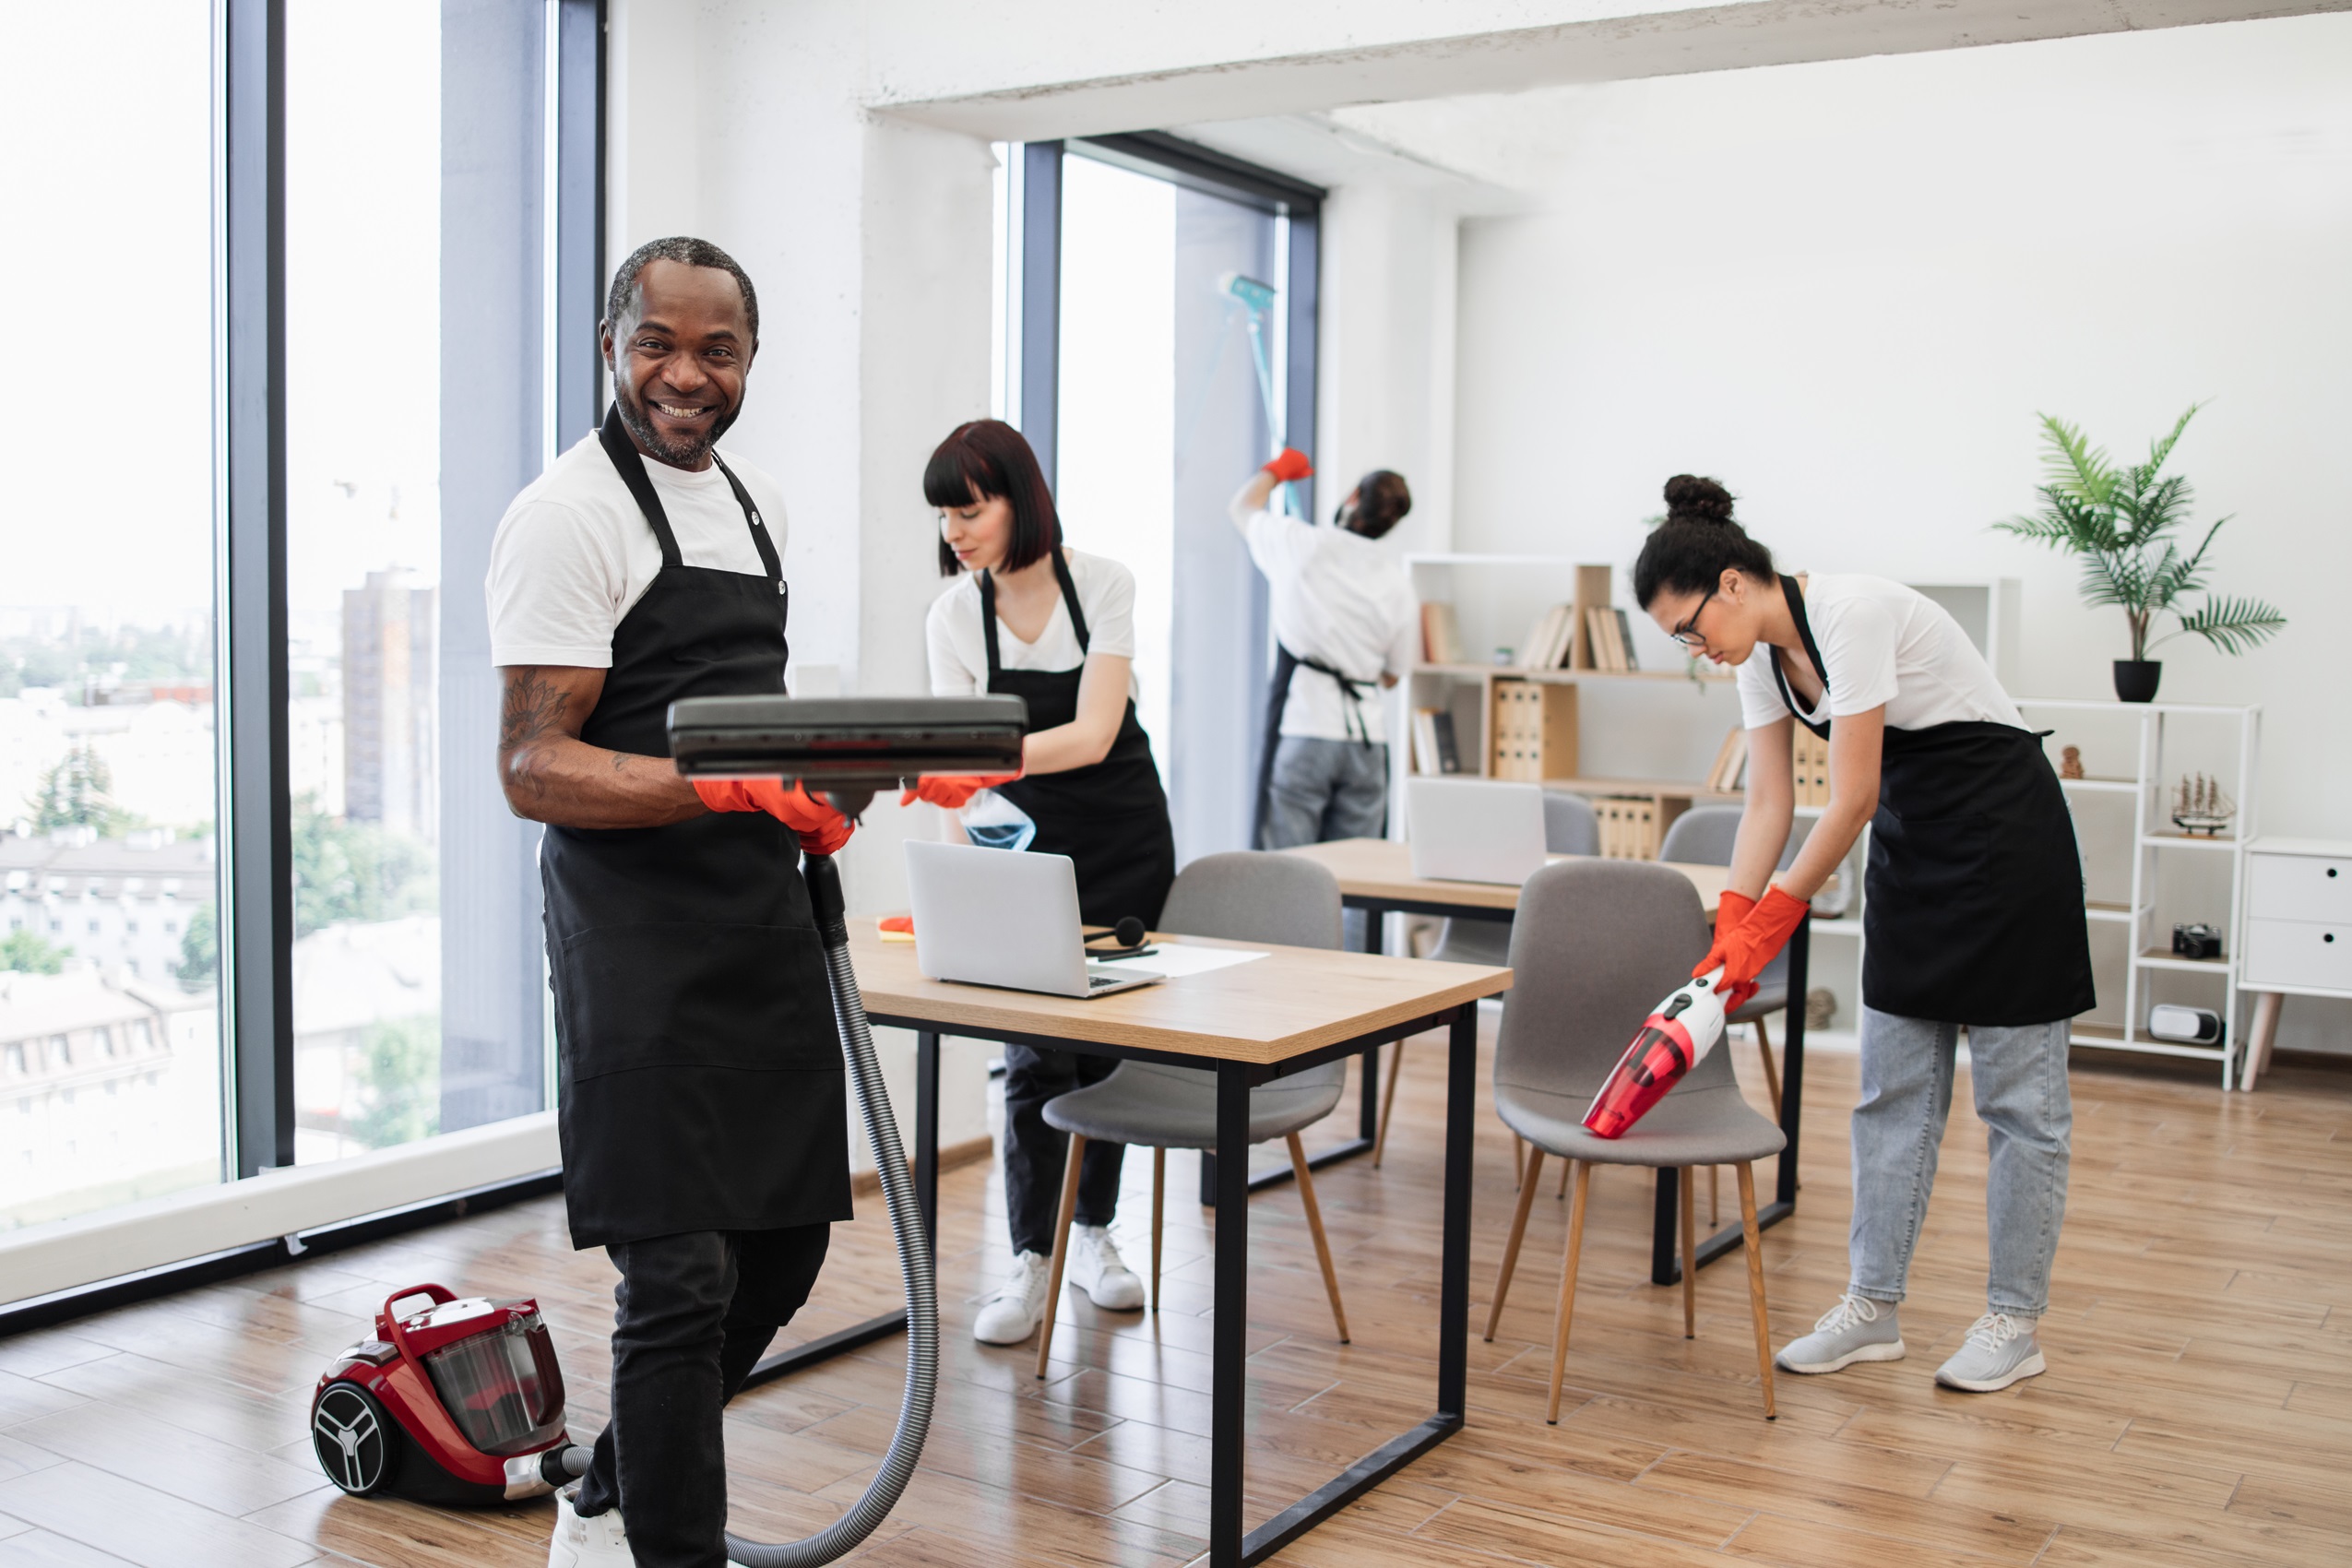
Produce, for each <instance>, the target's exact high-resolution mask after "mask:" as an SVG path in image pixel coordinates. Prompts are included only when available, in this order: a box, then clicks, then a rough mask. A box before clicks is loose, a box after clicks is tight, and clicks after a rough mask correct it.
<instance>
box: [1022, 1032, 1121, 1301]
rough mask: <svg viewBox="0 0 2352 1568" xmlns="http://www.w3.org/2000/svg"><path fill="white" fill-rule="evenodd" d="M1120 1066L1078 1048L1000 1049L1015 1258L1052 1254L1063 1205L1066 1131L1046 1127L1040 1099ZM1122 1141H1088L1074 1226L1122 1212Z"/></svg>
mask: <svg viewBox="0 0 2352 1568" xmlns="http://www.w3.org/2000/svg"><path fill="white" fill-rule="evenodd" d="M1118 1065H1119V1061H1118V1058H1116V1057H1112V1056H1085V1055H1081V1054H1079V1053H1078V1052H1076V1051H1037V1050H1033V1049H1031V1048H1030V1047H1028V1046H1026V1045H1013V1044H1009V1043H1008V1044H1007V1045H1006V1046H1005V1047H1004V1214H1005V1220H1006V1228H1007V1229H1010V1230H1011V1231H1012V1232H1013V1251H1014V1252H1016V1253H1044V1254H1046V1255H1047V1256H1049V1257H1051V1255H1052V1253H1053V1222H1054V1220H1055V1219H1056V1218H1060V1214H1059V1211H1060V1209H1061V1206H1062V1168H1063V1165H1064V1164H1065V1163H1066V1162H1067V1161H1068V1159H1069V1158H1070V1138H1069V1134H1066V1133H1063V1132H1062V1131H1061V1130H1060V1129H1059V1128H1055V1127H1050V1126H1048V1125H1046V1121H1045V1102H1046V1101H1047V1100H1049V1099H1052V1098H1053V1097H1054V1096H1055V1095H1058V1094H1068V1093H1069V1092H1070V1091H1071V1090H1072V1089H1075V1088H1083V1087H1086V1086H1087V1085H1088V1084H1099V1083H1100V1082H1102V1080H1103V1079H1105V1078H1107V1077H1109V1076H1111V1069H1113V1068H1115V1067H1117V1066H1118ZM1126 1158H1127V1146H1126V1145H1124V1144H1106V1143H1089V1144H1088V1145H1087V1153H1086V1158H1084V1159H1083V1160H1081V1161H1080V1162H1079V1166H1078V1211H1077V1217H1076V1218H1077V1222H1078V1223H1079V1224H1081V1225H1108V1224H1110V1223H1111V1216H1112V1215H1113V1214H1115V1213H1117V1212H1118V1208H1119V1167H1120V1165H1121V1164H1122V1163H1123V1161H1124V1160H1125V1159H1126Z"/></svg>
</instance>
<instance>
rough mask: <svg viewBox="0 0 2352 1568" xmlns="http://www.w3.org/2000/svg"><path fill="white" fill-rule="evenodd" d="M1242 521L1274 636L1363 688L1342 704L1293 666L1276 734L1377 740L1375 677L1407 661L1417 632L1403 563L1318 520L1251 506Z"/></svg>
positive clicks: (1334, 685)
mask: <svg viewBox="0 0 2352 1568" xmlns="http://www.w3.org/2000/svg"><path fill="white" fill-rule="evenodd" d="M1235 510H1236V512H1237V514H1238V513H1239V511H1240V508H1239V507H1238V506H1237V507H1236V508H1235ZM1241 522H1242V528H1243V529H1244V531H1245V532H1246V533H1247V534H1248V536H1249V540H1250V557H1251V559H1252V560H1253V561H1255V562H1256V563H1257V564H1258V570H1259V571H1261V572H1264V573H1265V582H1266V589H1267V597H1268V599H1269V600H1270V601H1271V608H1272V611H1273V615H1274V636H1275V638H1276V640H1277V641H1278V642H1280V643H1281V644H1282V646H1283V647H1287V648H1289V650H1290V651H1291V652H1292V653H1295V654H1297V655H1298V656H1299V657H1300V658H1301V659H1316V660H1318V661H1320V662H1322V663H1324V664H1328V665H1330V666H1331V667H1332V668H1333V669H1334V670H1336V671H1340V672H1341V673H1343V674H1345V675H1347V676H1348V677H1349V678H1350V679H1352V680H1356V681H1360V682H1361V683H1363V684H1362V685H1361V686H1360V688H1359V690H1360V691H1361V693H1362V695H1361V696H1360V697H1359V698H1358V699H1357V700H1356V701H1354V702H1352V703H1351V702H1349V701H1348V695H1347V693H1346V692H1344V691H1342V690H1341V689H1340V685H1339V683H1338V682H1336V681H1335V680H1333V679H1332V678H1331V677H1330V676H1328V675H1325V674H1323V673H1322V672H1320V671H1313V670H1309V669H1307V668H1305V667H1304V666H1303V665H1302V666H1301V667H1300V669H1299V671H1297V672H1296V673H1295V674H1293V675H1292V676H1291V677H1290V697H1289V701H1288V702H1286V703H1285V704H1283V707H1282V733H1284V734H1285V735H1296V736H1300V737H1301V738H1304V739H1307V740H1315V741H1354V740H1370V741H1372V742H1380V741H1383V740H1384V739H1385V738H1386V736H1385V732H1384V728H1383V723H1382V713H1381V710H1382V708H1383V707H1384V706H1385V705H1384V703H1383V702H1382V700H1381V685H1380V678H1381V677H1382V676H1383V675H1394V676H1396V677H1397V678H1398V679H1399V680H1402V679H1403V678H1404V677H1405V675H1406V674H1407V673H1408V671H1410V670H1411V669H1412V667H1413V653H1414V649H1415V647H1417V646H1418V638H1419V634H1420V624H1419V623H1420V609H1419V607H1418V606H1417V605H1416V604H1415V602H1414V600H1413V588H1412V585H1411V584H1410V583H1408V582H1407V581H1406V580H1405V568H1404V567H1403V566H1402V565H1401V564H1398V562H1397V560H1396V556H1395V554H1393V553H1392V552H1390V551H1389V550H1388V548H1387V547H1386V546H1385V545H1384V544H1383V543H1382V542H1381V541H1380V540H1371V539H1366V538H1365V537H1364V536H1363V535H1361V534H1360V533H1357V532H1355V531H1353V530H1352V529H1340V528H1328V529H1326V528H1317V527H1315V526H1314V525H1313V523H1310V522H1308V521H1307V520H1306V519H1304V518H1302V517H1286V516H1284V515H1283V514H1282V513H1279V512H1272V511H1258V512H1253V513H1251V514H1249V515H1248V516H1247V517H1245V518H1243V519H1241ZM1351 709H1352V710H1353V711H1352V712H1351V711H1350V710H1351Z"/></svg>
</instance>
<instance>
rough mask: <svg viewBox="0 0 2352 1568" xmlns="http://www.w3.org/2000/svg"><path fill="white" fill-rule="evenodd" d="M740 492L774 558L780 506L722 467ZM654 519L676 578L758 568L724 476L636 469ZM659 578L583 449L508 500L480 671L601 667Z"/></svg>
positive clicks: (608, 663) (741, 466)
mask: <svg viewBox="0 0 2352 1568" xmlns="http://www.w3.org/2000/svg"><path fill="white" fill-rule="evenodd" d="M727 466H728V467H729V468H731V469H734V470H735V477H736V478H738V479H740V480H742V481H743V488H744V489H745V490H746V491H748V492H750V493H751V497H752V504H753V505H755V506H756V507H758V508H759V515H760V521H761V522H763V523H765V524H766V526H767V532H768V537H769V540H771V542H773V543H774V545H775V546H776V551H777V553H778V555H779V556H781V555H782V553H783V551H784V496H783V493H782V492H781V491H779V490H778V488H777V485H776V481H774V480H772V479H770V478H769V477H768V476H767V475H766V474H765V473H763V472H762V471H761V470H759V469H755V468H754V467H753V466H752V465H751V464H749V463H746V462H742V461H741V460H739V459H737V458H735V457H729V458H728V459H727ZM645 471H646V475H647V478H649V479H650V480H652V481H653V490H654V493H655V494H656V495H659V497H660V498H661V509H662V511H663V512H664V513H665V514H666V515H667V516H668V517H669V518H670V531H671V533H672V534H674V535H676V536H677V540H678V555H679V559H680V561H681V563H682V564H684V565H688V566H707V567H711V568H714V569H715V570H718V571H722V572H741V573H742V574H744V575H745V576H766V575H767V567H766V564H763V563H762V562H761V560H760V558H759V547H758V546H757V545H756V544H754V543H753V542H752V530H751V525H750V523H749V522H747V521H746V520H745V519H744V517H743V508H742V503H741V502H739V501H737V500H736V499H735V492H734V488H733V487H732V486H731V485H730V484H729V483H728V482H727V476H726V475H725V474H723V473H720V472H719V465H718V464H716V463H713V464H712V465H711V466H710V467H709V468H707V469H703V470H702V471H701V472H699V473H690V472H688V471H687V470H686V469H677V468H672V467H671V466H670V465H669V464H667V463H659V462H655V461H654V460H653V459H651V458H647V459H646V465H645ZM660 570H661V541H660V540H658V539H656V538H655V537H654V533H653V525H652V524H650V523H648V522H647V521H646V520H645V514H644V513H642V512H640V511H638V510H637V503H636V497H635V496H633V495H631V494H630V493H629V487H628V486H627V485H626V484H625V483H624V482H622V479H621V474H620V470H618V469H615V468H614V467H613V466H612V457H609V456H607V455H606V453H605V450H604V446H603V444H602V443H601V442H600V441H599V440H598V439H597V438H596V437H595V436H594V435H590V436H588V437H587V438H586V439H585V440H583V441H581V442H579V443H578V444H576V445H574V446H573V447H572V449H571V450H570V451H568V452H565V453H564V455H563V456H562V457H558V458H556V459H555V461H554V462H553V463H552V464H551V465H550V466H549V468H548V469H547V471H546V472H545V473H543V474H541V475H540V477H539V478H538V479H536V480H534V481H531V482H530V483H529V485H527V486H526V487H524V490H523V493H521V494H520V495H517V496H516V497H515V499H514V502H513V503H512V504H511V505H508V506H507V508H506V515H505V517H501V518H500V519H499V520H498V533H497V536H496V537H495V538H494V539H493V540H491V545H490V576H489V581H488V583H487V584H486V585H485V586H486V590H487V592H488V595H489V599H490V661H491V662H492V663H493V664H563V665H571V666H576V667H577V668H580V669H584V670H609V669H611V668H612V633H613V630H614V628H616V627H617V626H619V625H620V624H621V620H622V617H624V616H625V615H626V614H628V612H629V610H630V608H631V607H632V606H633V605H635V604H636V601H637V600H640V599H642V598H643V597H645V590H646V589H647V588H648V587H650V586H651V585H652V583H653V579H654V575H655V574H656V573H658V572H659V571H660Z"/></svg>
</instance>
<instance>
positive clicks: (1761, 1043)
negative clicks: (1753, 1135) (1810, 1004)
mask: <svg viewBox="0 0 2352 1568" xmlns="http://www.w3.org/2000/svg"><path fill="white" fill-rule="evenodd" d="M1798 1005H1800V1006H1801V1005H1803V1004H1801V1003H1800V1004H1798ZM1754 1023H1755V1026H1756V1050H1757V1051H1759V1052H1761V1053H1762V1054H1763V1056H1764V1094H1765V1096H1766V1098H1768V1099H1771V1101H1772V1114H1773V1117H1774V1119H1775V1120H1778V1119H1779V1116H1780V1065H1779V1063H1776V1062H1775V1061H1773V1059H1772V1036H1771V1035H1770V1034H1769V1033H1768V1032H1766V1030H1765V1028H1764V1020H1763V1019H1762V1018H1757V1019H1755V1020H1754Z"/></svg>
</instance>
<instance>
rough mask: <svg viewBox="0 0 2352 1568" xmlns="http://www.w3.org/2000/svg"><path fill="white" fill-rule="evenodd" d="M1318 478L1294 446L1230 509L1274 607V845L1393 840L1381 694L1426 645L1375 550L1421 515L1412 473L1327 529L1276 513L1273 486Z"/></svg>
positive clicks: (1267, 759) (1266, 782)
mask: <svg viewBox="0 0 2352 1568" xmlns="http://www.w3.org/2000/svg"><path fill="white" fill-rule="evenodd" d="M1313 472H1314V468H1313V465H1312V464H1310V463H1309V462H1308V460H1307V457H1306V455H1305V454H1304V453H1301V452H1298V451H1294V450H1292V449H1291V448H1289V447H1287V446H1286V447H1284V448H1283V449H1282V451H1281V452H1280V453H1279V454H1277V456H1276V457H1275V458H1274V460H1273V461H1272V462H1269V463H1267V464H1266V465H1265V467H1264V468H1263V469H1259V470H1258V472H1257V473H1255V474H1253V475H1252V476H1251V478H1250V481H1249V482H1248V483H1246V484H1244V485H1242V487H1241V491H1240V492H1239V493H1237V494H1235V496H1234V497H1233V500H1232V503H1231V505H1230V507H1229V510H1230V511H1231V513H1232V516H1233V526H1234V527H1236V528H1238V529H1241V537H1242V538H1244V539H1245V540H1248V541H1249V546H1250V558H1251V559H1252V560H1253V561H1255V562H1256V563H1257V567H1258V570H1259V571H1261V572H1263V573H1265V580H1266V587H1267V590H1268V593H1269V596H1270V598H1271V600H1272V605H1271V608H1272V611H1273V620H1274V637H1275V662H1274V685H1273V690H1272V691H1271V693H1270V694H1269V695H1268V697H1267V701H1266V721H1265V742H1264V745H1263V747H1262V749H1261V750H1260V753H1259V761H1258V826H1257V843H1258V847H1259V848H1260V849H1290V848H1292V847H1293V846H1296V845H1300V844H1315V843H1320V842H1323V841H1324V840H1326V839H1331V838H1379V837H1385V836H1386V835H1387V832H1388V746H1387V734H1386V731H1385V729H1384V721H1383V716H1382V711H1381V710H1382V708H1383V707H1384V704H1383V703H1382V701H1381V696H1380V694H1381V693H1382V691H1383V690H1384V689H1385V688H1387V687H1390V686H1393V685H1395V684H1396V683H1397V681H1398V680H1399V679H1401V678H1402V677H1403V676H1404V675H1405V674H1406V673H1407V672H1408V671H1410V670H1411V669H1412V666H1413V654H1414V649H1415V647H1416V646H1417V642H1416V639H1417V637H1418V636H1419V626H1418V622H1419V612H1418V610H1417V609H1416V607H1415V604H1414V600H1413V589H1412V586H1411V584H1409V583H1408V582H1407V581H1406V578H1405V569H1404V566H1403V565H1402V564H1400V563H1399V562H1398V561H1397V560H1396V556H1395V554H1394V553H1393V552H1390V551H1388V550H1386V549H1384V548H1383V547H1381V545H1380V544H1379V543H1378V541H1379V540H1382V539H1384V538H1385V537H1386V536H1387V534H1388V531H1389V530H1390V529H1394V528H1395V527H1396V525H1397V524H1398V523H1399V522H1401V521H1402V520H1403V519H1404V517H1405V515H1406V514H1407V513H1408V512H1410V511H1411V510H1412V509H1413V494H1412V492H1411V490H1410V489H1408V487H1407V485H1406V483H1405V476H1404V475H1402V474H1397V473H1391V472H1390V471H1389V470H1387V469H1373V470H1372V472H1371V473H1368V474H1366V475H1365V476H1364V477H1363V478H1362V479H1361V480H1360V481H1358V482H1357V484H1356V488H1355V489H1353V490H1352V491H1350V492H1348V496H1347V499H1345V500H1344V501H1342V502H1340V504H1339V507H1338V510H1337V512H1336V515H1335V516H1334V517H1332V526H1331V527H1330V528H1327V529H1319V528H1316V527H1315V526H1313V524H1312V523H1310V522H1308V521H1307V520H1306V519H1305V518H1303V517H1291V516H1289V515H1288V514H1286V513H1283V512H1279V511H1276V510H1273V509H1272V508H1270V507H1269V505H1268V502H1270V501H1271V500H1272V498H1273V495H1274V492H1275V488H1276V486H1277V485H1280V484H1283V483H1286V482H1289V481H1296V480H1302V479H1305V478H1307V477H1308V476H1310V475H1312V474H1313ZM1361 918H1362V917H1361V916H1360V915H1356V914H1350V915H1349V917H1348V919H1349V920H1350V921H1356V920H1360V919H1361Z"/></svg>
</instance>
